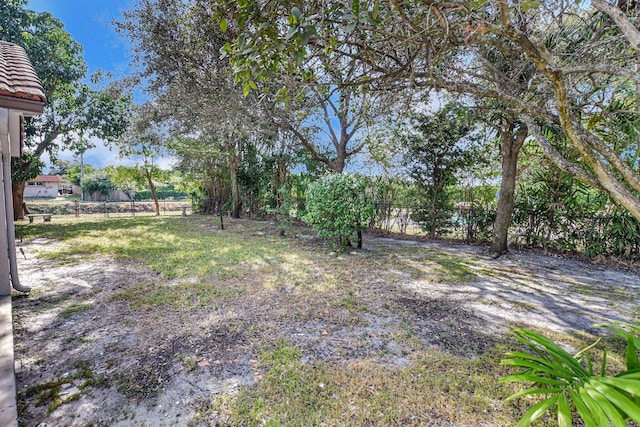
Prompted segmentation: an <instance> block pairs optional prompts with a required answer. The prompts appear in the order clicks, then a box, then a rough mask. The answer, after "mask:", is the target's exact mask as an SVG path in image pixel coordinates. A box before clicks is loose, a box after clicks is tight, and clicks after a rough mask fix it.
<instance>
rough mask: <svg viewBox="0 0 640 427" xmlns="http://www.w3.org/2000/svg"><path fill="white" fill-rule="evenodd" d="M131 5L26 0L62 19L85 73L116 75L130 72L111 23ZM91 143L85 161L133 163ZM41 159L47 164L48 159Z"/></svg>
mask: <svg viewBox="0 0 640 427" xmlns="http://www.w3.org/2000/svg"><path fill="white" fill-rule="evenodd" d="M133 4H134V1H133V0H29V9H31V10H35V11H36V12H49V13H51V14H52V15H53V16H54V17H56V18H58V19H59V20H60V21H62V23H63V24H64V28H65V31H67V32H68V33H69V34H71V36H72V38H73V39H74V40H76V41H77V42H79V43H80V44H81V45H82V46H83V48H84V54H83V56H84V60H85V62H86V63H87V67H88V74H89V75H91V74H92V73H93V72H95V71H96V70H98V69H100V70H103V71H108V72H112V73H113V74H114V76H115V77H116V78H119V77H123V76H126V75H127V74H128V73H129V72H130V70H129V62H130V56H129V50H128V47H127V41H126V40H124V39H122V38H121V37H120V36H119V35H118V34H117V33H116V31H115V29H114V27H113V25H111V22H112V21H113V20H119V19H120V18H121V17H122V12H123V11H125V10H128V9H131V8H132V6H133ZM92 142H93V143H94V144H95V145H96V147H95V148H92V149H90V150H88V151H87V152H86V153H85V156H84V160H85V163H87V164H90V165H92V166H94V167H98V168H100V167H104V166H106V165H109V164H125V165H131V164H133V162H132V161H130V160H126V159H120V158H119V157H118V150H117V149H116V148H115V147H112V148H111V149H110V148H109V147H105V146H104V144H102V142H101V141H100V140H94V141H92ZM59 157H60V159H62V160H77V161H79V159H76V158H74V155H73V153H71V152H67V151H61V152H60V153H59ZM43 160H45V162H46V163H47V164H49V163H50V162H49V159H48V158H43ZM170 163H171V159H166V158H165V159H159V160H158V164H159V166H160V167H162V168H168V167H170ZM47 171H48V169H45V172H47Z"/></svg>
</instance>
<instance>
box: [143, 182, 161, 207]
mask: <svg viewBox="0 0 640 427" xmlns="http://www.w3.org/2000/svg"><path fill="white" fill-rule="evenodd" d="M145 176H146V177H147V183H148V184H149V190H151V197H153V203H154V204H155V205H156V216H160V203H159V202H158V194H157V193H156V186H155V185H154V184H153V180H152V179H151V173H149V172H148V171H145Z"/></svg>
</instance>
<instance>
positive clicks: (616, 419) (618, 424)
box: [583, 383, 627, 427]
mask: <svg viewBox="0 0 640 427" xmlns="http://www.w3.org/2000/svg"><path fill="white" fill-rule="evenodd" d="M583 390H585V391H586V392H587V393H588V394H589V396H591V398H593V400H594V402H595V403H596V404H597V405H598V406H599V407H600V408H601V409H602V412H604V413H605V414H606V416H607V418H609V420H611V422H612V423H613V425H614V427H627V424H626V423H625V422H624V418H622V415H621V414H620V411H619V410H618V408H616V407H615V406H614V405H613V404H612V403H611V401H610V400H609V398H608V397H607V395H603V394H602V393H601V392H600V391H598V390H597V389H596V388H594V387H593V385H592V384H590V383H587V384H585V385H584V387H583ZM606 425H608V424H606Z"/></svg>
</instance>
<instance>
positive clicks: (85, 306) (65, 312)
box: [58, 302, 93, 319]
mask: <svg viewBox="0 0 640 427" xmlns="http://www.w3.org/2000/svg"><path fill="white" fill-rule="evenodd" d="M92 307H93V304H91V303H88V302H83V303H73V304H71V305H69V306H68V307H65V308H63V309H62V311H61V312H60V314H58V316H60V317H62V318H63V319H68V318H69V317H71V316H73V315H74V314H77V313H84V312H85V311H89V310H91V308H92Z"/></svg>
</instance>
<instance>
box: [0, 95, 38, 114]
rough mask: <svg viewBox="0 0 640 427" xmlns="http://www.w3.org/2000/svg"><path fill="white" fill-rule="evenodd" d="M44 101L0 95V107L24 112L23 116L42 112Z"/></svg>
mask: <svg viewBox="0 0 640 427" xmlns="http://www.w3.org/2000/svg"><path fill="white" fill-rule="evenodd" d="M44 104H45V103H44V102H42V101H35V100H32V99H24V98H18V97H14V96H7V95H0V108H9V109H12V110H18V111H20V112H22V113H24V115H25V116H33V115H36V114H42V111H43V110H44Z"/></svg>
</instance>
